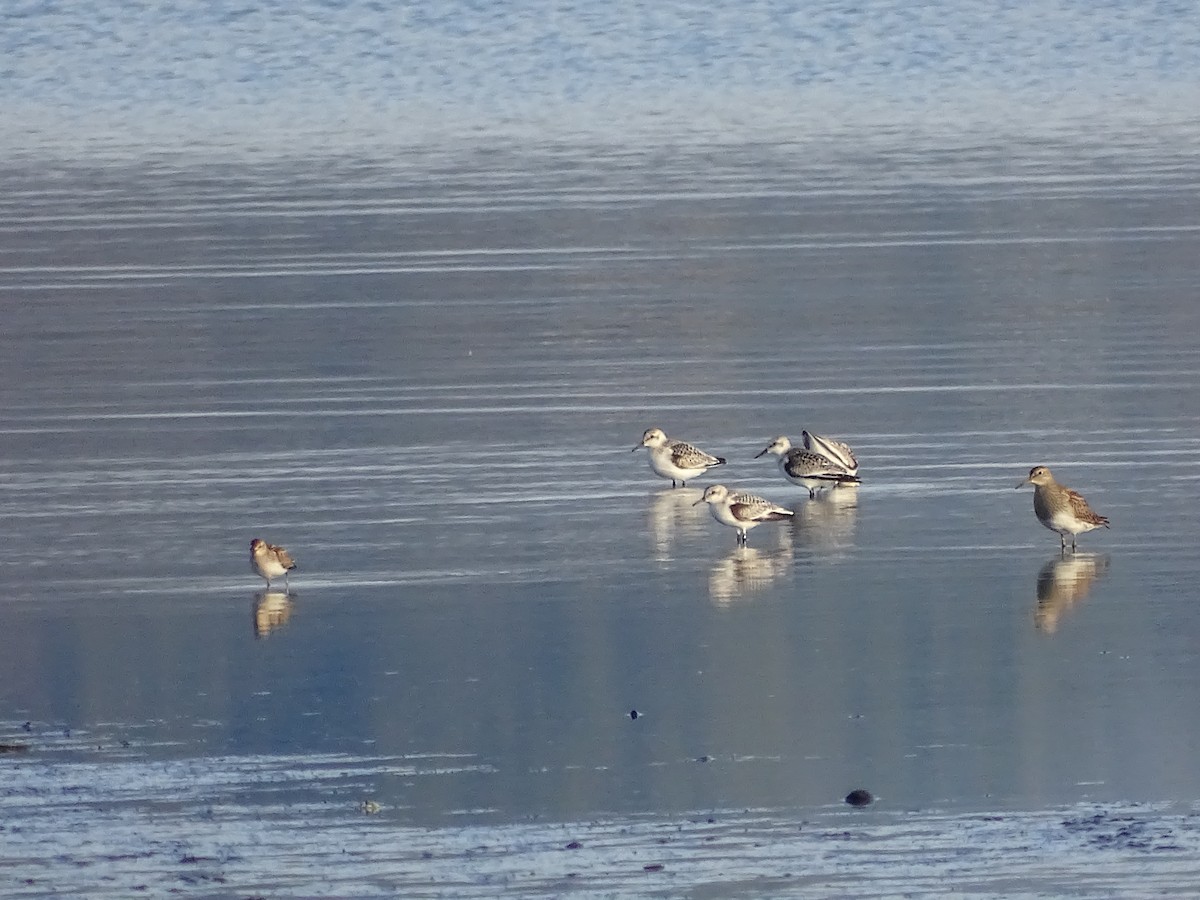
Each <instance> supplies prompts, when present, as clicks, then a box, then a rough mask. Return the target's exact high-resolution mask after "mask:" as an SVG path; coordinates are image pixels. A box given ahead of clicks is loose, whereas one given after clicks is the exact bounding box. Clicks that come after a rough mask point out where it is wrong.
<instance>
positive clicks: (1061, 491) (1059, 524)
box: [1017, 466, 1108, 551]
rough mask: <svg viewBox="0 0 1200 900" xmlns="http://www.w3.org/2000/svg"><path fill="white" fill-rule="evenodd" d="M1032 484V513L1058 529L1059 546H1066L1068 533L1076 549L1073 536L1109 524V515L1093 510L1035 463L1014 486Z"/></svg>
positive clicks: (1065, 547)
mask: <svg viewBox="0 0 1200 900" xmlns="http://www.w3.org/2000/svg"><path fill="white" fill-rule="evenodd" d="M1027 484H1032V485H1033V512H1034V514H1035V515H1036V516H1037V517H1038V521H1039V522H1041V523H1042V524H1043V525H1045V526H1046V527H1047V528H1049V529H1050V530H1051V531H1057V532H1058V539H1059V542H1060V544H1061V547H1062V549H1063V550H1064V551H1065V550H1066V549H1067V535H1068V534H1069V535H1070V536H1071V549H1072V550H1074V549H1075V535H1077V534H1082V533H1083V532H1085V531H1091V530H1092V529H1094V528H1100V527H1101V526H1103V527H1105V528H1107V527H1108V518H1107V517H1106V516H1101V515H1099V514H1097V513H1095V512H1093V511H1092V508H1091V507H1090V506H1088V502H1087V501H1086V500H1084V499H1083V497H1082V496H1081V495H1080V494H1078V493H1076V492H1075V491H1073V490H1071V489H1070V488H1069V487H1066V486H1065V485H1061V484H1059V483H1058V482H1057V481H1055V480H1054V476H1053V475H1051V474H1050V470H1049V469H1047V468H1046V467H1045V466H1034V467H1033V468H1032V469H1030V470H1029V476H1028V477H1027V478H1025V479H1023V480H1022V481H1021V483H1020V484H1018V485H1017V487H1018V488H1023V487H1024V486H1025V485H1027Z"/></svg>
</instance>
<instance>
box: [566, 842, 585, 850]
mask: <svg viewBox="0 0 1200 900" xmlns="http://www.w3.org/2000/svg"><path fill="white" fill-rule="evenodd" d="M582 846H583V844H581V843H579V841H571V843H569V844H567V849H568V850H578V849H579V848H580V847H582Z"/></svg>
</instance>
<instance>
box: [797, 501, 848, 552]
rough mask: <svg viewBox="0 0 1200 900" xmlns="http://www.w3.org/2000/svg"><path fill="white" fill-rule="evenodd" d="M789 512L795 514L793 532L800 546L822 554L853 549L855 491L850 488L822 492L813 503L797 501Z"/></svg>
mask: <svg viewBox="0 0 1200 900" xmlns="http://www.w3.org/2000/svg"><path fill="white" fill-rule="evenodd" d="M792 508H793V509H794V510H795V513H796V518H795V519H793V523H794V527H793V531H795V533H796V536H797V540H799V542H800V543H801V544H804V545H807V546H810V547H814V548H818V549H821V550H825V551H832V550H842V549H845V548H847V547H850V546H853V544H854V528H855V525H856V523H857V519H858V491H857V490H855V486H854V485H844V486H843V487H841V488H839V489H838V490H836V491H826V492H824V493H822V494H819V495H818V496H817V497H816V499H815V500H801V501H800V502H798V503H796V504H795V505H794V506H793V507H792Z"/></svg>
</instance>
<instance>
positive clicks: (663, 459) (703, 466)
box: [633, 428, 725, 487]
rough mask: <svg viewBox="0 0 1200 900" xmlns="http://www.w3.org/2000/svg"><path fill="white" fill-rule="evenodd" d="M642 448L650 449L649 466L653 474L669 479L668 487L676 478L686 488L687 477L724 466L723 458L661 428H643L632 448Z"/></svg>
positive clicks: (635, 449)
mask: <svg viewBox="0 0 1200 900" xmlns="http://www.w3.org/2000/svg"><path fill="white" fill-rule="evenodd" d="M643 447H646V448H648V449H649V450H650V468H651V469H653V470H654V474H655V475H661V476H662V477H663V478H670V479H671V487H675V483H676V482H677V481H678V482H679V484H681V485H684V486H685V487H686V486H687V482H688V479H689V478H695V477H696V476H697V475H703V474H704V473H705V472H707V471H708V470H709V469H711V468H712V467H713V466H723V465H725V458H724V457H721V456H713V455H712V454H711V453H705V452H704V451H703V450H701V449H700V448H699V447H693V446H692V445H691V444H689V443H687V442H686V441H675V440H672V439H671V438H669V437H667V436H666V434H665V433H664V432H663V430H662V429H661V428H647V429H646V433H645V434H643V435H642V439H641V441H639V442H638V444H637V445H636V446H635V447H634V448H633V449H634V451H637V450H641V449H642V448H643Z"/></svg>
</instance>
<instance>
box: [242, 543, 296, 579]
mask: <svg viewBox="0 0 1200 900" xmlns="http://www.w3.org/2000/svg"><path fill="white" fill-rule="evenodd" d="M250 565H251V566H252V567H253V569H254V571H255V572H257V573H258V574H259V575H260V576H261V577H263V578H264V579H266V582H267V589H268V590H270V587H271V579H272V578H278V577H279V576H280V575H282V576H283V584H284V587H287V586H288V571H289V570H291V569H294V568H296V561H295V560H294V559H292V556H291V554H290V553H288V552H287V551H286V550H284V549H283V548H282V547H276V546H275V545H274V544H268V543H267V542H266V541H264V540H262V539H261V538H255V539H254V540H252V541H251V542H250Z"/></svg>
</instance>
